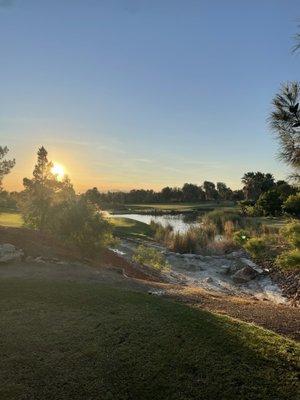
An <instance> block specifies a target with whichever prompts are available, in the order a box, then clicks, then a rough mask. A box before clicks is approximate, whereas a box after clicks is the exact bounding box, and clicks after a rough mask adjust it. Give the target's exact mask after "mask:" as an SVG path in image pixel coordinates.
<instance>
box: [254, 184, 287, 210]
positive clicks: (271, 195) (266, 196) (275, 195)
mask: <svg viewBox="0 0 300 400" xmlns="http://www.w3.org/2000/svg"><path fill="white" fill-rule="evenodd" d="M282 203H283V201H282V199H281V197H280V193H279V192H278V191H277V190H276V189H271V190H268V191H267V192H264V193H262V194H261V195H260V196H259V199H258V200H257V202H256V205H255V208H257V209H258V210H261V212H262V214H263V215H266V216H269V215H271V216H276V215H280V214H281V213H282Z"/></svg>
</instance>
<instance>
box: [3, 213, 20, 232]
mask: <svg viewBox="0 0 300 400" xmlns="http://www.w3.org/2000/svg"><path fill="white" fill-rule="evenodd" d="M0 225H3V226H11V227H14V228H19V227H20V226H22V225H23V219H22V216H21V214H19V213H16V212H0Z"/></svg>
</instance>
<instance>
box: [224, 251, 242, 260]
mask: <svg viewBox="0 0 300 400" xmlns="http://www.w3.org/2000/svg"><path fill="white" fill-rule="evenodd" d="M244 256H245V252H244V250H238V251H233V252H232V253H229V254H227V258H240V257H244Z"/></svg>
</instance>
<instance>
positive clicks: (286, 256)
mask: <svg viewBox="0 0 300 400" xmlns="http://www.w3.org/2000/svg"><path fill="white" fill-rule="evenodd" d="M275 264H276V266H277V267H278V268H280V269H286V270H299V269H300V250H299V249H293V250H289V251H285V252H283V253H282V254H280V255H279V256H278V257H277V258H276V261H275Z"/></svg>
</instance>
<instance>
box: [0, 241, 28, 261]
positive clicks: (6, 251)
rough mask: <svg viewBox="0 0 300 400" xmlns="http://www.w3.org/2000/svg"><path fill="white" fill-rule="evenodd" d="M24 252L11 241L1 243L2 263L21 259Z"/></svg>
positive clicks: (0, 255) (0, 254)
mask: <svg viewBox="0 0 300 400" xmlns="http://www.w3.org/2000/svg"><path fill="white" fill-rule="evenodd" d="M23 255H24V253H23V251H22V250H18V249H16V248H15V246H14V245H12V244H10V243H4V244H1V245H0V263H7V262H14V261H20V260H21V258H22V257H23Z"/></svg>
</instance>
